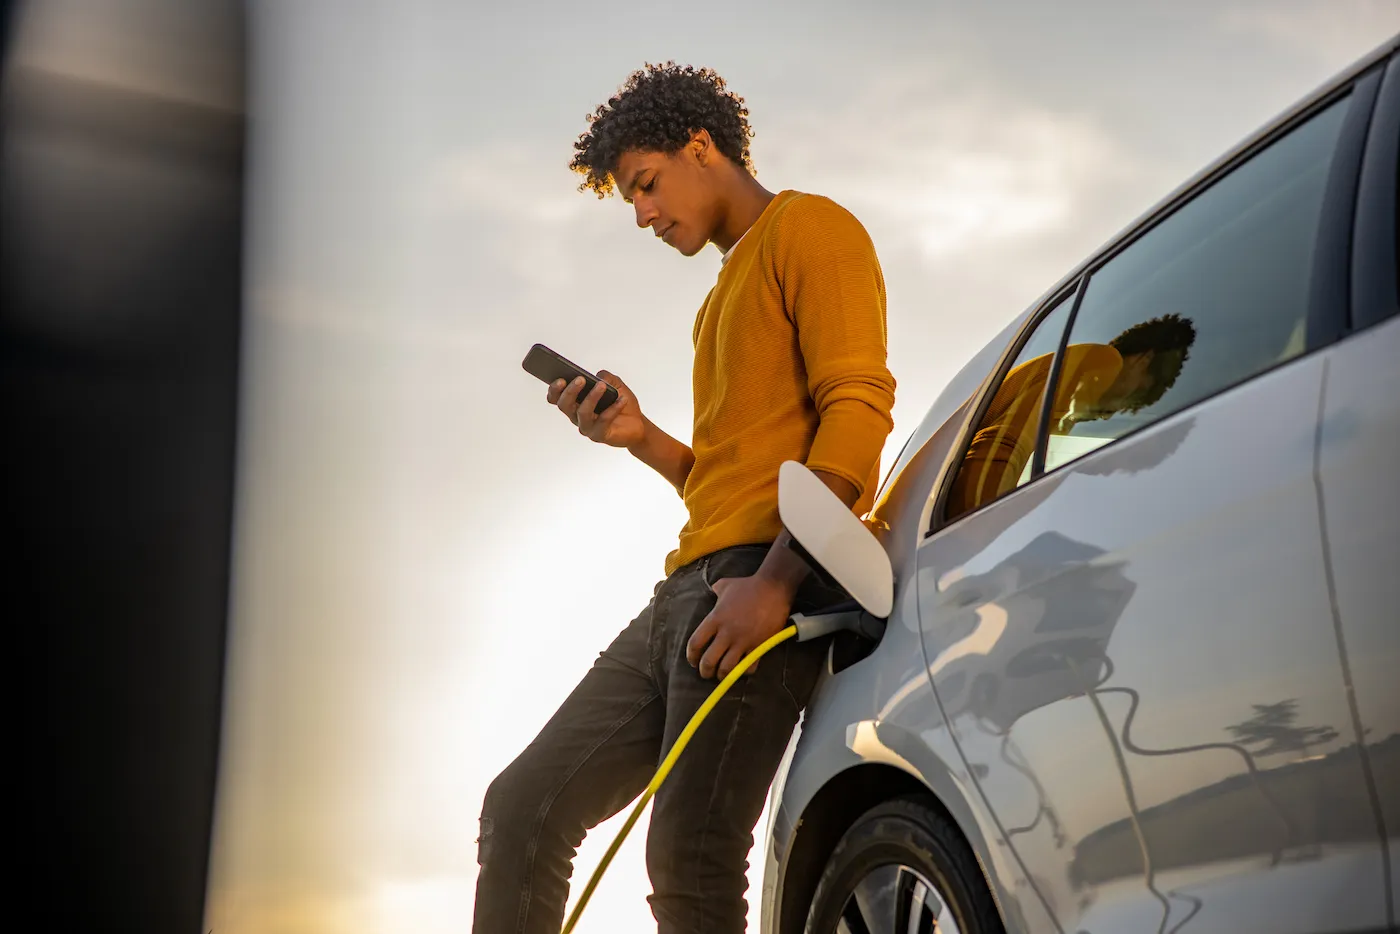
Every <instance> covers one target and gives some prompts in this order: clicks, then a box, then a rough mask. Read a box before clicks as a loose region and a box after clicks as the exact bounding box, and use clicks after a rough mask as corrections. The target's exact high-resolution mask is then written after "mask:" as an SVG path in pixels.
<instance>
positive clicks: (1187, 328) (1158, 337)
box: [1108, 313, 1196, 414]
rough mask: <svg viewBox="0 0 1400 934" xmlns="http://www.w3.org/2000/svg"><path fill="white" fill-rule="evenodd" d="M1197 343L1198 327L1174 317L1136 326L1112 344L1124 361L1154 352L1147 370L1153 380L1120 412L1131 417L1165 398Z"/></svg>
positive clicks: (1125, 402)
mask: <svg viewBox="0 0 1400 934" xmlns="http://www.w3.org/2000/svg"><path fill="white" fill-rule="evenodd" d="M1195 342H1196V326H1195V325H1194V324H1192V323H1191V319H1190V318H1183V317H1182V316H1181V315H1178V314H1175V313H1173V314H1165V315H1160V316H1158V317H1156V318H1152V319H1150V320H1147V321H1143V322H1141V323H1139V324H1135V325H1133V326H1132V327H1130V328H1128V329H1127V330H1126V331H1124V332H1123V333H1122V334H1119V335H1118V336H1117V337H1115V338H1114V339H1113V340H1111V341H1109V342H1108V343H1109V344H1110V346H1112V347H1113V348H1114V349H1115V350H1117V351H1118V353H1119V354H1120V355H1121V356H1124V357H1127V356H1130V355H1131V354H1138V353H1147V352H1149V351H1152V352H1153V354H1152V362H1151V363H1149V364H1148V367H1147V371H1148V373H1149V374H1150V375H1151V377H1152V378H1151V379H1150V380H1149V381H1148V383H1147V385H1146V386H1144V387H1142V388H1141V389H1139V390H1137V391H1136V392H1134V393H1131V394H1130V395H1129V396H1128V398H1127V399H1125V400H1123V402H1122V404H1121V411H1124V412H1127V413H1129V414H1132V413H1135V412H1138V411H1140V410H1141V409H1145V408H1147V407H1148V406H1149V405H1153V404H1154V403H1156V402H1157V400H1158V399H1161V398H1162V396H1164V395H1166V392H1167V390H1168V389H1170V388H1171V387H1172V385H1173V384H1175V383H1176V378H1177V377H1178V376H1180V375H1181V368H1182V367H1183V366H1185V365H1186V360H1187V358H1188V357H1190V356H1191V345H1192V344H1194V343H1195ZM1175 351H1180V353H1179V354H1178V353H1176V352H1175Z"/></svg>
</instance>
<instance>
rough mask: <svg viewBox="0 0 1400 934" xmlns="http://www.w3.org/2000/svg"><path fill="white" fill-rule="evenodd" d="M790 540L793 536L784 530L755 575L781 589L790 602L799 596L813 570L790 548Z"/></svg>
mask: <svg viewBox="0 0 1400 934" xmlns="http://www.w3.org/2000/svg"><path fill="white" fill-rule="evenodd" d="M790 539H791V536H789V535H788V533H787V530H786V529H785V530H783V533H782V534H781V535H780V536H778V540H777V541H775V542H774V543H773V547H772V549H770V550H769V552H768V556H767V557H766V558H764V559H763V564H762V565H761V566H760V567H759V569H758V573H757V574H756V575H755V576H756V577H759V578H761V579H762V580H764V581H765V582H767V583H769V584H771V585H773V586H774V587H777V588H779V589H781V590H782V592H783V593H784V594H786V596H787V598H788V600H789V601H791V600H792V599H793V598H795V597H796V596H797V591H798V590H800V589H801V588H802V582H803V581H805V580H806V579H807V575H808V574H810V573H811V572H812V569H811V568H809V567H808V566H807V562H805V561H803V560H802V559H801V558H800V557H798V556H797V553H796V552H795V551H793V550H792V549H791V548H789V547H788V542H789V541H790Z"/></svg>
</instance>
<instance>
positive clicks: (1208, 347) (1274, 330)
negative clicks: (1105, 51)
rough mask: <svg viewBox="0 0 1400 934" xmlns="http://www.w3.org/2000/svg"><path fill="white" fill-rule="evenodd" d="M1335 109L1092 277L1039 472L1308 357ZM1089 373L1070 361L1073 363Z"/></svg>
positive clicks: (1342, 112)
mask: <svg viewBox="0 0 1400 934" xmlns="http://www.w3.org/2000/svg"><path fill="white" fill-rule="evenodd" d="M1347 102H1348V101H1347V100H1346V99H1343V100H1341V101H1338V102H1337V103H1334V104H1332V105H1330V106H1329V107H1327V108H1326V109H1324V110H1323V111H1321V112H1320V113H1318V114H1316V115H1314V116H1313V117H1311V118H1310V119H1308V120H1307V121H1306V122H1304V123H1303V124H1301V125H1300V126H1298V127H1296V128H1295V129H1293V130H1292V131H1290V132H1289V133H1288V134H1287V135H1285V136H1283V137H1282V138H1280V139H1278V140H1277V141H1275V142H1273V143H1272V144H1270V145H1269V146H1268V147H1267V148H1266V149H1264V150H1262V151H1261V152H1259V153H1258V154H1256V155H1254V156H1252V157H1251V158H1250V159H1249V160H1248V161H1246V162H1244V163H1243V164H1242V165H1240V166H1239V167H1237V168H1235V169H1234V170H1232V171H1231V172H1230V173H1229V174H1228V175H1226V176H1225V177H1224V178H1222V179H1220V180H1219V181H1217V182H1215V183H1214V184H1212V185H1211V186H1210V187H1209V188H1207V189H1206V190H1205V191H1204V192H1202V193H1201V194H1199V195H1197V196H1196V197H1195V198H1194V199H1193V200H1192V201H1190V202H1188V203H1187V204H1186V205H1185V206H1183V207H1182V208H1180V209H1179V210H1177V211H1176V212H1175V213H1174V214H1172V215H1171V216H1170V217H1168V218H1167V219H1166V220H1164V221H1162V222H1161V223H1160V224H1158V225H1157V226H1156V227H1154V228H1153V229H1151V230H1150V231H1148V232H1147V233H1146V234H1144V235H1143V236H1142V237H1141V238H1139V239H1138V240H1137V241H1136V242H1134V243H1133V244H1132V245H1130V246H1129V247H1128V248H1127V249H1125V250H1124V251H1123V252H1122V253H1120V254H1119V255H1118V256H1116V257H1114V258H1113V259H1111V260H1109V261H1108V262H1107V263H1106V264H1105V265H1104V266H1103V268H1101V269H1100V270H1098V271H1097V272H1095V273H1094V274H1093V275H1092V276H1091V278H1090V279H1089V282H1088V285H1087V287H1086V288H1085V292H1084V297H1083V299H1082V300H1081V302H1080V306H1079V311H1078V313H1077V314H1076V315H1075V319H1074V323H1073V325H1072V327H1071V330H1070V335H1069V340H1068V342H1067V348H1066V365H1065V366H1064V367H1063V368H1062V372H1061V375H1060V380H1059V384H1058V387H1057V389H1056V392H1055V399H1054V405H1053V406H1052V409H1051V414H1050V422H1049V429H1050V430H1049V435H1048V437H1047V440H1046V452H1045V469H1046V470H1051V469H1054V468H1055V467H1058V466H1060V465H1062V464H1065V463H1068V462H1069V461H1072V460H1074V459H1075V458H1077V457H1081V456H1083V455H1084V454H1086V453H1088V452H1089V451H1092V450H1094V449H1095V448H1098V447H1100V446H1102V445H1104V444H1107V443H1109V442H1110V441H1113V440H1114V439H1116V438H1120V437H1122V436H1123V435H1125V434H1127V433H1129V432H1131V431H1134V430H1136V429H1138V428H1141V427H1143V426H1145V425H1149V424H1151V423H1153V422H1155V421H1157V420H1158V419H1161V418H1164V417H1166V416H1167V415H1170V414H1172V413H1173V412H1176V411H1179V410H1180V409H1182V408H1184V407H1186V406H1188V405H1190V404H1192V403H1193V402H1197V401H1199V400H1201V399H1203V398H1206V397H1207V396H1210V395H1213V394H1215V393H1217V392H1220V391H1221V390H1223V389H1225V388H1227V387H1229V386H1232V385H1234V384H1236V383H1239V382H1241V381H1243V380H1245V379H1248V378H1250V377H1251V376H1254V375H1256V374H1258V373H1261V372H1263V371H1264V370H1267V369H1269V368H1271V367H1273V366H1276V365H1278V364H1280V363H1282V362H1284V361H1286V360H1288V359H1290V358H1292V357H1295V356H1297V355H1298V354H1301V353H1303V352H1304V351H1305V350H1307V349H1308V348H1307V344H1306V335H1307V319H1308V298H1309V290H1310V285H1311V280H1312V267H1313V247H1314V243H1315V240H1316V237H1317V229H1318V223H1319V219H1320V217H1321V214H1322V205H1323V198H1324V195H1325V193H1326V189H1327V178H1328V169H1329V167H1330V165H1331V161H1332V154H1333V151H1334V150H1335V149H1336V145H1337V141H1338V137H1339V135H1340V133H1341V129H1342V124H1343V119H1344V118H1345V116H1346V105H1347ZM1090 352H1092V353H1094V354H1096V355H1097V357H1098V360H1097V363H1096V365H1095V366H1093V367H1089V368H1087V369H1083V368H1077V367H1074V366H1071V365H1069V364H1070V362H1071V359H1072V355H1073V354H1075V353H1078V354H1080V355H1081V356H1083V357H1084V358H1085V359H1087V357H1088V355H1089V354H1090Z"/></svg>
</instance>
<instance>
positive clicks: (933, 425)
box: [882, 33, 1400, 486]
mask: <svg viewBox="0 0 1400 934" xmlns="http://www.w3.org/2000/svg"><path fill="white" fill-rule="evenodd" d="M1397 50H1400V33H1396V34H1395V35H1393V36H1391V37H1390V38H1389V39H1387V40H1386V41H1384V42H1382V43H1381V44H1380V45H1378V46H1376V48H1374V49H1373V50H1372V51H1371V52H1369V53H1367V54H1366V55H1363V56H1362V57H1361V58H1359V59H1357V60H1356V61H1355V62H1353V63H1352V64H1350V65H1348V66H1347V67H1346V68H1344V69H1342V70H1341V71H1339V72H1338V73H1337V74H1335V75H1334V76H1332V77H1331V78H1329V79H1327V80H1326V81H1324V82H1323V83H1322V84H1320V85H1318V86H1317V88H1316V89H1314V90H1313V91H1312V92H1311V93H1309V94H1307V95H1305V96H1304V97H1302V98H1300V99H1299V100H1298V101H1297V102H1296V103H1294V104H1293V105H1292V106H1290V107H1288V108H1287V109H1285V110H1283V111H1281V112H1280V113H1279V114H1278V115H1277V116H1275V117H1274V118H1273V119H1271V120H1269V121H1268V122H1266V123H1265V124H1264V125H1263V126H1261V127H1259V128H1258V129H1257V130H1255V131H1254V132H1253V133H1251V134H1249V135H1248V136H1246V137H1244V138H1243V139H1242V140H1241V141H1240V142H1239V143H1238V144H1237V145H1235V146H1234V147H1232V148H1231V149H1229V150H1228V151H1227V152H1225V153H1224V154H1223V155H1221V156H1220V157H1219V158H1217V159H1215V160H1214V161H1213V162H1211V163H1210V164H1208V165H1207V166H1206V167H1205V168H1203V169H1201V170H1200V171H1199V172H1197V173H1196V174H1194V175H1192V176H1191V177H1190V178H1188V179H1187V180H1186V181H1184V182H1182V183H1181V184H1180V185H1178V186H1177V187H1176V188H1174V189H1173V190H1172V191H1171V192H1170V193H1169V194H1167V195H1166V196H1165V197H1163V198H1162V199H1161V200H1159V201H1158V202H1157V203H1156V204H1154V205H1152V207H1150V208H1148V209H1147V210H1146V211H1144V212H1143V213H1142V214H1140V215H1139V216H1138V217H1136V218H1135V219H1134V220H1133V221H1132V222H1131V223H1129V224H1128V225H1126V226H1125V227H1123V228H1122V229H1121V230H1120V231H1118V233H1116V234H1114V235H1113V236H1112V237H1110V238H1109V239H1108V240H1106V241H1104V243H1103V244H1102V245H1101V246H1100V247H1099V248H1098V249H1096V250H1094V251H1093V252H1092V253H1089V254H1088V255H1087V256H1086V257H1085V258H1084V260H1083V261H1082V262H1080V263H1079V264H1078V265H1076V266H1075V267H1074V268H1073V269H1072V270H1071V271H1069V272H1068V273H1066V274H1065V275H1064V276H1062V277H1061V278H1060V280H1059V281H1058V282H1056V283H1055V284H1054V285H1053V286H1051V287H1050V288H1049V289H1046V290H1045V292H1044V293H1042V294H1041V296H1040V297H1039V298H1037V299H1036V300H1035V301H1034V302H1033V303H1032V304H1031V305H1030V306H1029V307H1027V308H1026V309H1025V310H1023V311H1022V312H1021V313H1020V314H1018V315H1016V316H1015V318H1013V319H1012V320H1011V321H1010V322H1009V323H1008V324H1007V325H1006V327H1004V328H1002V330H1001V331H1000V333H998V334H997V336H996V337H994V338H992V340H991V341H990V342H989V343H988V344H987V345H986V346H985V347H983V348H982V349H981V350H980V351H978V352H977V353H976V354H975V355H974V356H973V357H972V359H971V360H969V361H968V362H967V363H966V364H964V366H963V367H962V369H961V370H959V371H958V374H957V375H956V376H954V377H953V378H952V379H951V380H950V381H949V382H948V385H947V386H946V387H945V388H944V389H943V391H942V392H941V393H939V395H938V398H937V399H935V400H934V403H933V405H931V406H930V407H929V409H928V411H927V412H926V413H925V414H924V417H923V420H922V421H920V423H919V426H918V428H916V429H914V432H913V434H911V435H910V437H909V440H908V441H906V442H905V444H904V448H903V450H901V451H900V454H899V457H898V458H897V459H896V461H895V463H894V465H893V466H892V467H891V469H890V470H889V472H888V474H887V475H886V482H888V479H889V477H894V476H897V475H898V474H899V472H900V470H902V469H903V467H904V465H905V464H906V463H908V461H909V459H910V458H911V457H913V456H914V454H915V453H917V452H918V450H919V449H920V448H922V447H923V446H924V444H925V442H927V441H928V439H929V438H930V437H932V435H933V433H934V432H935V431H936V430H938V427H939V426H940V425H942V424H943V423H944V422H946V421H947V420H948V419H949V418H951V417H952V415H953V413H954V412H956V411H957V410H958V408H959V407H960V406H962V404H963V403H965V402H966V401H967V400H968V399H970V398H971V397H972V396H973V394H974V393H976V392H977V389H978V387H979V386H980V385H981V384H982V382H983V381H984V380H985V379H986V377H987V374H988V373H989V372H990V370H991V369H992V368H993V367H994V366H996V362H997V360H998V358H999V357H1000V356H1001V353H1002V351H1003V350H1004V349H1005V347H1006V345H1007V344H1008V343H1009V342H1010V341H1011V340H1012V338H1013V337H1014V336H1015V335H1016V333H1017V332H1018V331H1019V330H1020V328H1021V326H1022V325H1023V324H1024V323H1025V321H1026V319H1027V318H1028V317H1029V316H1030V315H1031V314H1032V313H1033V312H1034V311H1035V310H1036V309H1038V308H1040V307H1041V306H1042V305H1043V304H1044V303H1045V302H1047V301H1048V300H1050V299H1051V298H1053V297H1054V296H1056V295H1058V294H1060V292H1061V291H1063V290H1064V288H1065V286H1067V285H1069V284H1070V283H1071V282H1073V281H1075V280H1076V279H1078V278H1079V277H1080V276H1081V275H1083V274H1084V272H1085V270H1086V269H1088V268H1089V267H1090V266H1091V265H1093V264H1094V263H1095V262H1097V261H1098V260H1099V259H1100V258H1101V257H1102V256H1104V255H1105V254H1106V253H1111V252H1113V251H1114V250H1116V249H1117V248H1118V247H1119V246H1120V245H1121V244H1123V243H1124V242H1125V241H1127V240H1130V239H1132V238H1133V237H1134V236H1136V235H1137V233H1138V232H1139V231H1141V230H1142V229H1143V228H1144V227H1146V226H1149V225H1150V224H1152V223H1153V222H1154V221H1156V220H1157V219H1158V218H1159V217H1160V216H1161V215H1163V214H1165V213H1167V212H1168V211H1170V210H1171V209H1172V208H1174V207H1175V206H1176V205H1177V203H1178V202H1180V201H1182V200H1184V199H1185V198H1186V197H1187V196H1188V195H1189V194H1191V193H1192V192H1193V191H1194V190H1195V189H1196V188H1197V187H1198V186H1200V185H1202V184H1203V183H1204V182H1206V181H1207V180H1208V179H1210V178H1211V177H1212V176H1214V175H1215V174H1216V173H1217V172H1219V171H1220V170H1221V169H1223V168H1225V167H1226V166H1228V165H1230V164H1231V163H1232V162H1234V161H1236V160H1237V159H1239V158H1241V157H1242V156H1243V155H1244V154H1246V153H1248V152H1249V151H1250V150H1252V149H1253V148H1254V147H1256V146H1258V145H1259V144H1260V142H1262V141H1263V140H1265V139H1267V138H1268V137H1269V136H1271V135H1272V134H1273V133H1274V132H1275V131H1277V130H1278V129H1279V128H1280V127H1281V126H1283V125H1284V124H1286V123H1288V122H1289V121H1291V120H1292V119H1293V118H1294V117H1296V116H1297V115H1298V114H1300V113H1302V112H1303V111H1305V110H1308V109H1309V108H1311V107H1312V106H1313V105H1315V104H1317V103H1318V102H1319V101H1321V100H1322V99H1323V98H1325V97H1327V96H1328V95H1330V94H1332V93H1333V92H1334V91H1336V90H1337V89H1338V88H1340V87H1342V86H1344V85H1346V84H1347V83H1348V82H1350V81H1352V80H1354V79H1355V78H1356V77H1357V76H1358V75H1359V74H1361V73H1362V72H1364V71H1366V70H1367V69H1369V68H1371V67H1372V66H1374V65H1376V64H1377V63H1378V62H1380V61H1383V60H1384V59H1385V58H1387V57H1388V56H1390V55H1392V54H1394V53H1395V52H1396V51H1397ZM883 485H884V484H882V486H883Z"/></svg>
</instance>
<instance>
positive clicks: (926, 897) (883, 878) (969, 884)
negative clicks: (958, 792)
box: [806, 798, 1005, 934]
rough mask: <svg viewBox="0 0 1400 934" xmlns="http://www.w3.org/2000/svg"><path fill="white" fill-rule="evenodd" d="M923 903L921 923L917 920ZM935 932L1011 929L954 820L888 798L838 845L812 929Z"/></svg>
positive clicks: (811, 917)
mask: <svg viewBox="0 0 1400 934" xmlns="http://www.w3.org/2000/svg"><path fill="white" fill-rule="evenodd" d="M858 888H859V890H860V891H859V892H858V891H857V889H858ZM915 906H918V908H917V912H916V917H917V918H918V921H917V922H916V923H915V924H913V925H912V926H911V925H910V923H909V917H910V913H911V911H914V909H915ZM886 909H888V910H886ZM896 917H898V919H899V920H898V923H896V920H895V919H896ZM843 920H844V921H845V926H844V927H840V926H838V925H839V924H840V922H842V921H843ZM935 921H937V922H938V927H937V928H935V927H934V922H935ZM950 921H951V922H952V923H951V924H950V923H949V922H950ZM935 930H936V931H938V932H939V934H1005V931H1004V928H1003V927H1002V923H1001V918H1000V917H999V916H998V914H997V910H996V905H995V904H994V903H993V901H992V896H991V893H990V892H989V891H988V890H987V885H986V883H985V881H984V880H983V878H982V872H981V870H980V869H978V867H977V860H976V859H975V858H974V857H973V855H972V850H971V849H970V848H969V847H968V845H967V843H966V841H964V840H963V838H962V836H961V834H959V833H958V831H957V830H956V829H955V828H954V827H953V826H952V825H951V824H950V823H949V822H948V820H947V818H945V817H943V816H942V815H940V814H939V813H938V812H937V811H935V810H934V809H933V808H931V807H929V806H928V805H926V804H924V803H922V802H920V801H918V800H914V799H910V798H897V799H895V800H893V801H886V802H885V803H883V804H879V805H877V806H875V807H873V808H871V809H870V810H868V811H866V812H865V813H864V814H862V815H861V816H860V817H859V818H858V819H857V820H856V822H855V823H854V824H853V825H851V828H850V829H849V830H847V831H846V833H845V834H844V835H843V836H842V837H841V840H840V842H838V843H837V844H836V849H834V850H832V852H831V857H830V858H829V859H828V860H827V862H826V870H825V871H824V872H823V873H822V877H821V880H820V881H819V882H818V883H817V890H816V893H815V894H814V895H813V896H812V907H811V910H810V911H809V912H808V914H807V928H806V931H807V934H836V932H838V931H839V932H842V934H844V932H846V931H849V932H850V934H895V932H898V934H906V932H908V934H929V932H931V931H935Z"/></svg>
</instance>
